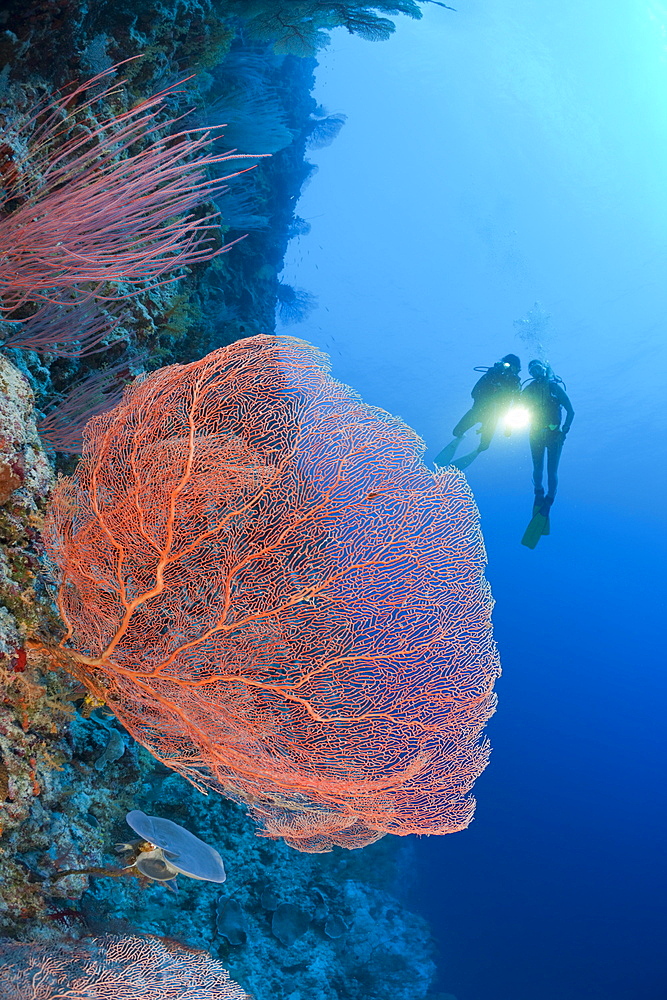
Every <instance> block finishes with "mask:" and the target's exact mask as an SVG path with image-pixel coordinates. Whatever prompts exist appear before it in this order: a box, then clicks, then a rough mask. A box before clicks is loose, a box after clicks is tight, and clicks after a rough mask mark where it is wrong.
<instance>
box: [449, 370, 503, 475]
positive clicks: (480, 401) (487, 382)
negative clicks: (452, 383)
mask: <svg viewBox="0 0 667 1000" xmlns="http://www.w3.org/2000/svg"><path fill="white" fill-rule="evenodd" d="M475 371H476V372H479V371H482V372H484V374H483V375H482V377H481V378H480V379H479V380H478V381H477V382H476V383H475V385H474V386H473V389H472V392H471V393H470V395H471V396H472V398H473V405H472V406H471V408H470V409H469V410H468V412H467V413H465V414H464V415H463V416H462V417H461V419H460V420H459V422H458V424H457V425H456V427H455V428H454V430H453V431H452V434H453V435H454V440H453V441H450V442H449V444H448V445H446V446H445V447H444V448H443V449H442V451H441V452H440V454H439V455H438V456H437V457H436V459H435V464H436V465H440V466H444V465H455V466H456V467H457V469H466V468H467V467H468V466H469V465H470V463H471V462H474V460H475V459H476V458H477V456H478V455H479V454H480V452H482V451H486V449H487V448H488V447H489V445H490V444H491V439H492V438H493V435H494V433H495V430H496V425H497V423H498V419H499V417H500V416H501V415H502V414H503V413H504V412H505V410H507V409H508V407H509V406H511V404H512V403H513V402H514V401H515V400H516V399H518V398H519V394H520V392H521V379H520V378H519V372H520V371H521V362H520V361H519V359H518V358H517V356H516V354H506V355H505V357H504V358H501V359H500V361H496V363H495V365H492V366H491V367H490V368H475ZM475 424H481V425H482V426H481V428H480V429H479V430H478V432H477V433H478V434H479V435H480V438H479V444H478V445H477V448H475V450H474V451H471V452H470V453H469V454H468V455H463V456H462V457H461V458H459V459H458V461H456V462H454V461H453V458H454V455H455V454H456V449H457V448H458V446H459V444H460V442H461V438H462V437H463V435H464V434H465V432H466V431H468V430H470V428H471V427H474V425H475Z"/></svg>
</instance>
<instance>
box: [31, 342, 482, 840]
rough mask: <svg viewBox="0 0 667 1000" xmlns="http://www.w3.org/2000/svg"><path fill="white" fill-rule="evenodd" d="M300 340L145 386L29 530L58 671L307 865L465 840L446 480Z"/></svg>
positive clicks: (455, 506) (462, 514)
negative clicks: (414, 842) (57, 640)
mask: <svg viewBox="0 0 667 1000" xmlns="http://www.w3.org/2000/svg"><path fill="white" fill-rule="evenodd" d="M423 447H424V446H423V443H422V442H421V441H420V439H419V438H418V437H417V435H416V434H415V433H414V432H413V431H412V430H411V429H410V428H409V427H407V426H406V425H405V424H403V423H402V422H401V421H400V420H398V419H396V418H394V417H392V416H390V415H389V414H388V413H386V412H384V411H383V410H379V409H375V408H373V407H370V406H367V405H365V404H364V403H363V402H362V401H361V399H360V398H359V397H358V396H357V395H356V394H355V393H354V392H353V391H352V390H351V389H350V388H349V387H347V386H345V385H341V384H340V383H338V382H336V381H335V380H334V379H333V378H331V376H330V374H329V365H328V359H327V358H326V357H325V356H324V355H322V354H320V353H319V352H318V351H317V350H316V349H315V348H313V347H311V346H310V345H309V344H306V343H304V342H303V341H299V340H295V339H292V338H288V337H277V336H260V337H254V338H250V339H247V340H242V341H239V342H237V343H235V344H232V345H231V346H230V347H227V348H224V349H222V350H219V351H215V352H214V353H212V354H210V355H208V356H207V357H205V358H203V359H202V360H201V361H196V362H194V363H192V364H189V365H185V366H182V365H174V366H172V367H169V368H164V369H161V370H159V371H156V372H153V373H152V374H151V375H149V376H148V377H146V378H145V379H144V380H143V381H138V382H136V383H135V384H134V385H132V386H131V387H129V388H128V389H126V390H125V395H124V398H123V401H122V402H121V403H119V404H118V405H117V406H116V407H114V409H112V410H110V411H109V412H107V413H104V414H102V415H100V416H96V417H94V418H93V419H92V420H91V421H90V423H89V424H88V425H87V427H86V430H85V432H84V447H83V457H82V460H81V462H80V463H79V465H78V467H77V469H76V471H75V473H74V475H73V476H72V477H71V478H69V479H63V480H61V481H60V483H59V485H58V486H57V488H56V491H55V494H54V497H53V501H52V504H51V508H50V511H49V514H48V519H47V527H46V541H47V545H48V549H49V553H50V556H51V558H52V560H53V562H54V563H55V565H56V567H57V573H58V575H59V578H60V589H59V605H60V613H61V616H62V619H63V621H64V623H65V625H66V628H67V633H66V636H65V638H64V639H63V640H62V643H61V646H60V650H59V653H58V655H59V656H60V657H61V658H62V659H63V660H64V661H65V662H68V663H69V668H70V669H72V670H73V671H74V672H75V673H76V674H77V676H78V677H79V678H80V679H81V680H82V681H83V682H84V683H85V684H86V685H87V686H88V688H89V690H90V691H91V692H92V693H94V694H95V695H96V696H97V697H99V698H102V699H103V700H104V701H105V702H106V703H107V705H108V706H109V707H110V708H111V709H112V711H113V712H114V713H115V714H116V716H117V717H118V719H119V720H120V721H121V722H122V724H123V725H124V726H125V727H126V728H127V729H128V731H129V732H130V733H131V734H132V735H133V736H134V737H135V739H137V740H138V741H139V742H140V743H142V744H143V745H144V746H146V747H147V748H148V749H149V750H150V751H151V752H152V753H153V754H154V755H155V756H156V757H157V758H158V759H159V760H161V761H163V762H164V763H165V764H167V765H168V766H169V767H171V768H173V769H174V770H176V771H178V772H180V773H181V774H183V775H184V776H185V777H187V778H188V779H189V780H190V781H191V782H192V783H193V784H195V785H197V786H199V787H201V788H207V787H208V788H213V789H216V790H218V791H220V792H222V793H223V794H225V795H227V796H229V797H231V798H233V799H236V800H237V801H241V802H243V803H245V804H246V805H247V806H248V807H249V809H250V812H251V814H252V815H253V816H254V818H255V819H256V820H257V821H258V823H259V824H260V826H261V829H262V833H263V835H265V836H269V837H274V838H278V837H282V838H284V839H285V840H286V841H287V842H288V843H289V844H291V845H293V846H294V847H296V848H298V849H300V850H304V851H324V850H329V849H330V848H331V847H332V845H334V844H339V845H342V846H345V847H348V848H352V847H360V846H363V845H364V844H367V843H370V842H372V841H373V840H377V839H378V838H379V837H381V836H382V835H383V834H385V833H395V834H410V833H418V834H431V833H435V834H443V833H449V832H452V831H455V830H460V829H462V828H463V827H465V826H466V825H467V824H468V823H469V822H470V820H471V818H472V814H473V810H474V801H473V800H472V799H471V797H470V794H469V793H470V789H471V787H472V785H473V782H474V780H475V779H476V778H477V776H478V775H479V774H480V772H481V771H482V769H483V768H484V766H485V764H486V761H487V756H488V746H487V743H486V741H485V740H484V739H483V738H482V735H481V734H482V729H483V726H484V724H485V722H486V720H487V719H488V718H489V716H490V714H491V713H492V711H493V709H494V704H495V702H494V695H493V691H492V688H493V683H494V680H495V678H496V676H497V674H498V669H499V668H498V658H497V653H496V648H495V645H494V642H493V638H492V631H491V621H490V616H491V608H492V600H491V597H490V593H489V588H488V585H487V584H486V582H485V580H484V576H483V569H484V563H485V552H484V546H483V542H482V537H481V533H480V528H479V518H478V514H477V510H476V508H475V505H474V503H473V499H472V496H471V493H470V490H469V488H468V486H467V484H466V481H465V478H464V477H463V475H462V474H461V473H459V472H458V471H457V470H455V469H451V468H450V469H446V470H441V471H439V472H437V473H433V472H432V471H430V470H429V469H427V468H426V466H425V465H424V464H423V462H422V457H421V456H422V453H423Z"/></svg>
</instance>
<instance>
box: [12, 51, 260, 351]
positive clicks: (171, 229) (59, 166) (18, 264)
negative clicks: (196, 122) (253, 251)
mask: <svg viewBox="0 0 667 1000" xmlns="http://www.w3.org/2000/svg"><path fill="white" fill-rule="evenodd" d="M117 68H118V67H117V66H112V67H111V68H110V69H108V70H105V71H104V72H103V73H100V74H99V75H98V76H96V77H94V78H93V79H92V80H88V81H87V82H86V83H83V84H81V85H80V86H78V87H75V88H73V89H71V90H70V91H69V92H67V93H66V94H65V95H64V96H61V97H58V98H55V99H53V100H52V101H51V102H50V103H47V104H46V105H45V107H43V108H41V109H38V110H37V111H36V112H35V113H34V115H33V117H32V118H31V119H29V120H27V121H26V122H25V123H24V124H23V127H22V129H18V130H17V131H16V132H15V133H11V131H9V130H8V131H7V132H6V133H5V135H4V139H5V141H4V142H3V144H2V146H1V147H0V176H2V180H3V191H2V194H0V214H3V217H2V218H1V219H0V293H1V294H2V298H3V303H2V305H0V309H2V310H3V311H5V312H7V311H11V310H14V309H16V308H17V307H18V306H19V305H21V304H22V303H23V302H25V301H26V300H29V299H35V298H46V299H50V298H53V295H54V292H53V290H54V289H66V288H71V287H72V286H74V285H76V284H77V283H80V282H96V283H98V284H99V283H102V282H109V281H112V282H127V283H129V284H130V286H132V285H141V284H142V283H145V282H146V281H151V282H155V281H156V280H157V279H163V277H164V275H165V274H166V273H167V272H171V271H173V270H174V269H175V268H180V267H183V266H185V265H188V264H193V263H196V262H197V261H203V260H209V259H210V258H211V257H213V256H215V255H216V254H217V253H220V252H221V251H222V250H223V249H227V247H224V248H216V246H215V240H213V239H212V236H213V233H214V232H216V233H217V231H218V225H217V218H216V216H215V215H208V216H204V217H202V218H196V217H195V216H194V215H193V209H194V208H195V207H196V206H197V205H199V204H201V203H202V202H205V201H206V200H207V199H209V198H211V197H212V196H213V195H215V194H219V193H220V191H221V190H223V189H224V187H225V184H224V181H225V180H226V179H227V178H218V179H214V180H211V179H209V178H208V177H207V174H206V170H207V168H208V167H209V166H211V165H212V164H216V163H221V162H224V161H226V160H229V159H231V158H233V159H235V160H236V159H238V156H237V155H234V156H233V157H232V154H229V153H227V154H221V155H212V154H211V153H210V152H208V153H207V152H206V151H207V150H208V147H210V145H211V144H212V143H213V142H214V141H215V140H216V138H218V132H217V129H210V128H209V129H202V128H194V129H190V130H184V131H180V132H178V133H176V134H171V135H169V134H168V135H166V136H165V135H164V133H165V131H166V132H168V131H169V128H170V127H171V126H172V125H173V124H174V123H175V121H176V119H172V120H170V121H166V122H161V121H160V117H159V116H160V112H161V110H162V108H163V105H164V103H165V99H166V97H167V96H168V95H169V94H172V93H174V92H176V90H175V87H169V88H168V89H167V90H165V91H163V92H162V93H161V94H156V95H155V96H154V97H151V98H149V99H148V100H145V101H142V102H141V103H140V104H137V105H135V106H134V107H132V108H130V109H129V110H126V111H122V112H119V113H118V114H116V115H113V116H112V117H108V118H106V119H104V120H102V121H100V122H98V121H96V119H95V118H94V116H92V111H91V109H92V108H93V107H94V106H95V105H97V104H98V102H100V101H101V100H102V99H105V100H106V101H113V100H116V101H117V100H118V98H119V95H120V94H121V93H122V87H121V84H122V82H123V81H120V83H115V84H113V85H112V86H110V87H107V89H106V90H102V92H100V89H99V87H98V86H97V85H99V84H100V82H101V81H102V80H104V79H105V78H106V77H108V76H109V75H110V74H113V73H114V72H115V71H116V69H117ZM176 86H177V85H176ZM89 93H91V94H92V95H93V96H92V97H88V96H87V95H88V94H89ZM204 154H206V155H204ZM255 159H256V157H255ZM131 290H132V288H131V287H130V289H129V291H131ZM123 294H128V290H125V292H124V293H123ZM19 339H20V337H16V338H15V343H14V345H15V346H20V345H19Z"/></svg>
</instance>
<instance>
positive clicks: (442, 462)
mask: <svg viewBox="0 0 667 1000" xmlns="http://www.w3.org/2000/svg"><path fill="white" fill-rule="evenodd" d="M461 441H462V438H460V437H459V438H454V440H453V441H450V442H449V444H448V445H445V447H444V448H443V449H442V451H441V452H440V453H439V454H438V455H436V456H435V462H434V464H435V465H439V466H440V468H441V469H443V468H444V467H445V466H446V465H451V464H452V460H453V458H454V455H455V454H456V449H457V448H458V446H459V445H460V443H461Z"/></svg>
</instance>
